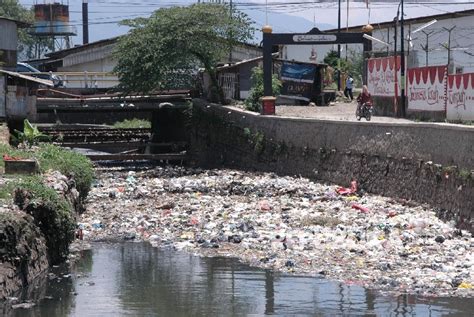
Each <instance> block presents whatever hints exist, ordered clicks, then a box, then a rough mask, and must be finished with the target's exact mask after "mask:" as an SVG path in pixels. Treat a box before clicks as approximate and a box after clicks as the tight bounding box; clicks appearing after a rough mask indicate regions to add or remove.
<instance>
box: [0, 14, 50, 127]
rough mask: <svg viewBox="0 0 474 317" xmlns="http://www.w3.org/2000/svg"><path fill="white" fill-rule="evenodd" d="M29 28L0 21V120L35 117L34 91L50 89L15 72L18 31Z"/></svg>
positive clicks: (45, 83) (47, 84) (42, 82)
mask: <svg viewBox="0 0 474 317" xmlns="http://www.w3.org/2000/svg"><path fill="white" fill-rule="evenodd" d="M27 26H28V24H26V23H23V22H20V21H16V20H11V19H7V18H2V17H0V30H2V31H1V32H0V120H7V121H9V122H19V121H22V120H23V119H25V118H28V119H30V120H34V119H35V117H36V90H37V89H38V88H39V87H53V86H54V84H53V82H52V81H50V80H43V79H39V78H34V77H31V76H27V75H23V74H19V73H17V72H14V70H15V69H16V63H17V48H18V32H17V31H18V27H27Z"/></svg>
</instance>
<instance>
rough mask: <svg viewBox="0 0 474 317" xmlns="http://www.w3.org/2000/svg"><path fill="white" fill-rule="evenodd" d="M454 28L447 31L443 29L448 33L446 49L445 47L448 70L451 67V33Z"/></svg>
mask: <svg viewBox="0 0 474 317" xmlns="http://www.w3.org/2000/svg"><path fill="white" fill-rule="evenodd" d="M455 28H456V26H455V25H454V26H453V27H452V28H450V29H448V28H445V27H443V29H445V30H446V31H448V47H445V48H446V49H447V50H448V70H449V66H450V65H451V32H452V31H453V30H454V29H455Z"/></svg>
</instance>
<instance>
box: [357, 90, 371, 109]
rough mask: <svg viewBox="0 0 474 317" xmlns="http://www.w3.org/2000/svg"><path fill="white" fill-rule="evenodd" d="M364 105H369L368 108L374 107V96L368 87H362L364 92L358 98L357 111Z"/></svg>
mask: <svg viewBox="0 0 474 317" xmlns="http://www.w3.org/2000/svg"><path fill="white" fill-rule="evenodd" d="M364 104H367V106H368V107H372V95H371V94H370V92H369V89H368V88H367V86H366V85H364V86H362V92H361V93H360V95H359V96H358V97H357V109H358V110H359V111H360V110H361V108H362V106H363V105H364Z"/></svg>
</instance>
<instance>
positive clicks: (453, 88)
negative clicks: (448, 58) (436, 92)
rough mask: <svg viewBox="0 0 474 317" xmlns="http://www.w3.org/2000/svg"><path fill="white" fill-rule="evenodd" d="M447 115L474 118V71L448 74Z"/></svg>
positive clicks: (456, 118)
mask: <svg viewBox="0 0 474 317" xmlns="http://www.w3.org/2000/svg"><path fill="white" fill-rule="evenodd" d="M447 90H448V91H447V95H446V97H447V98H446V102H447V104H446V117H447V118H448V120H460V121H465V120H474V73H471V74H459V75H449V76H448V89H447Z"/></svg>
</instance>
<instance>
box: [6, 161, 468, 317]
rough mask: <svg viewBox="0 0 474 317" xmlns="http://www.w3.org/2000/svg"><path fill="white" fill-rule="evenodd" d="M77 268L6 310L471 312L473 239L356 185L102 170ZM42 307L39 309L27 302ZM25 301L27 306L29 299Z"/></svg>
mask: <svg viewBox="0 0 474 317" xmlns="http://www.w3.org/2000/svg"><path fill="white" fill-rule="evenodd" d="M96 176H97V179H96V181H95V183H94V185H93V188H92V190H91V192H90V193H89V198H88V201H87V209H86V211H85V212H84V213H83V214H82V215H81V216H80V219H79V223H78V229H79V230H78V236H79V237H80V238H82V240H78V241H77V242H76V243H75V244H74V246H73V247H72V248H73V250H72V251H73V252H72V254H71V256H70V259H69V261H68V264H67V265H65V266H63V267H54V268H53V269H52V271H51V272H50V273H49V275H48V276H46V277H45V278H44V279H43V280H42V281H41V282H40V283H39V284H38V285H36V287H35V288H34V289H33V290H32V291H30V292H24V294H20V295H18V297H17V298H10V301H12V302H15V303H20V304H16V305H15V303H14V305H13V307H15V309H9V310H7V311H4V313H5V314H6V315H8V316H38V315H41V316H43V315H44V316H261V315H279V316H288V315H290V316H293V315H321V316H334V315H368V316H371V315H373V316H386V315H393V316H413V315H417V316H469V315H471V314H472V312H473V311H474V299H473V297H474V288H473V287H474V255H473V252H472V248H473V246H474V239H473V238H472V235H471V234H470V233H469V232H467V231H463V230H459V229H456V228H455V227H454V225H453V224H452V223H449V222H443V221H441V220H439V219H438V218H437V216H436V214H437V210H435V209H433V208H431V207H430V206H428V205H420V204H415V203H413V202H410V201H403V200H398V199H393V198H387V197H381V196H375V195H370V194H366V193H364V192H363V191H361V190H360V189H358V188H357V182H356V181H354V182H352V183H351V184H341V185H344V186H335V185H325V184H319V183H315V182H312V181H310V180H308V179H306V178H301V177H281V176H277V175H275V174H271V173H255V172H243V171H236V170H225V169H221V170H201V169H191V168H183V167H154V168H145V169H136V170H124V169H121V168H99V169H97V171H96ZM28 304H30V305H28ZM22 305H23V306H22Z"/></svg>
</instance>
